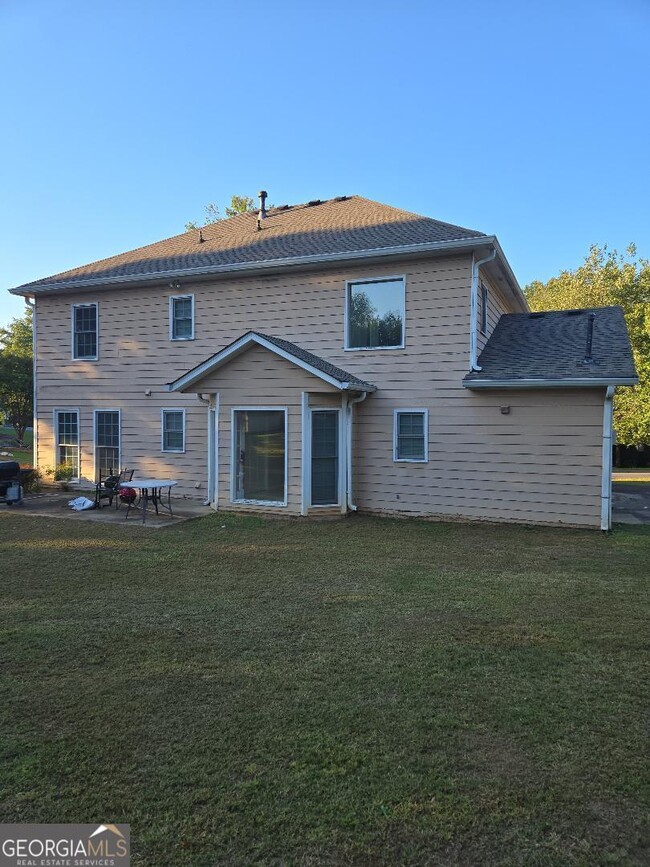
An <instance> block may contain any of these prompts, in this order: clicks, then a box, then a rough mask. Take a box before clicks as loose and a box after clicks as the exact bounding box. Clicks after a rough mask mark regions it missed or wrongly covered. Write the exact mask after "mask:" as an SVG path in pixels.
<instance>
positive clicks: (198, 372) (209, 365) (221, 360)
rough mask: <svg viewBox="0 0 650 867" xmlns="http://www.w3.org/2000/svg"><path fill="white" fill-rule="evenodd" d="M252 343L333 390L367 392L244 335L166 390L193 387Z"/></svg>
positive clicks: (261, 340)
mask: <svg viewBox="0 0 650 867" xmlns="http://www.w3.org/2000/svg"><path fill="white" fill-rule="evenodd" d="M252 343H255V344H257V345H258V346H263V347H264V348H265V349H268V350H269V352H273V353H275V355H278V356H280V358H285V359H286V360H287V361H289V362H291V363H292V364H295V365H297V366H298V367H301V368H302V369H303V370H306V371H307V372H308V373H311V374H312V375H313V376H316V377H318V379H322V380H323V381H324V382H327V383H329V385H332V386H334V388H338V389H339V390H347V389H355V390H360V391H364V390H369V389H362V388H361V387H360V386H354V385H352V384H351V383H349V382H342V381H341V380H338V379H336V378H335V377H334V376H330V375H329V374H328V373H324V372H323V371H322V370H319V369H318V368H317V367H313V366H312V365H311V364H309V363H308V362H306V361H303V359H302V358H298V357H297V356H295V355H292V354H291V353H290V352H287V351H286V350H284V349H281V348H280V347H279V346H276V345H275V344H274V343H272V342H271V341H270V340H266V339H265V338H264V337H261V336H260V335H259V334H244V336H243V337H240V338H239V340H236V341H235V342H234V343H231V345H230V346H227V347H226V348H225V349H223V350H222V351H221V352H218V353H217V354H216V355H213V356H212V357H211V358H208V359H207V360H206V361H204V362H203V364H200V365H199V366H198V367H195V368H194V369H193V370H190V371H188V372H187V373H185V374H184V375H183V376H180V377H179V378H178V379H176V380H175V381H174V382H170V383H169V384H168V385H167V390H168V391H182V390H183V389H184V388H187V387H188V386H190V385H193V384H194V383H195V382H198V381H199V380H200V379H202V378H203V377H204V376H206V375H207V374H208V373H211V372H212V371H213V370H217V369H218V368H219V367H221V366H222V365H223V364H225V363H226V362H227V361H229V360H231V359H232V358H234V357H235V356H237V355H239V354H240V353H241V352H243V351H244V350H245V349H246V348H247V347H249V346H250V345H251V344H252ZM373 390H374V389H373Z"/></svg>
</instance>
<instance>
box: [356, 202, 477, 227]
mask: <svg viewBox="0 0 650 867" xmlns="http://www.w3.org/2000/svg"><path fill="white" fill-rule="evenodd" d="M350 198H355V199H359V200H360V201H362V202H368V203H369V204H372V205H381V207H382V208H390V210H391V211H397V213H399V214H406V215H407V216H409V217H417V218H418V220H431V222H432V223H436V224H437V225H438V226H448V227H449V228H450V229H462V231H463V232H476V234H477V235H485V232H479V231H478V229H470V228H468V227H467V226H461V225H460V224H459V223H447V222H446V221H445V220H438V219H437V218H436V217H429V216H427V214H419V213H418V212H417V211H407V210H405V209H404V208H396V207H395V205H385V204H384V203H383V202H378V201H376V200H375V199H367V198H365V196H351V197H350Z"/></svg>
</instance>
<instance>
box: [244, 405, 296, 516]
mask: <svg viewBox="0 0 650 867" xmlns="http://www.w3.org/2000/svg"><path fill="white" fill-rule="evenodd" d="M231 426H232V446H231V452H232V461H231V469H230V498H231V500H232V502H233V503H252V504H255V505H265V506H286V505H287V408H286V407H277V406H256V407H234V408H233V410H232V419H231Z"/></svg>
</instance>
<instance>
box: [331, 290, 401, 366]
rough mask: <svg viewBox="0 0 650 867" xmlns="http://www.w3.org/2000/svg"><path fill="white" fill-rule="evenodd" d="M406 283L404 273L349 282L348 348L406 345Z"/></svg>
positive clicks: (346, 295)
mask: <svg viewBox="0 0 650 867" xmlns="http://www.w3.org/2000/svg"><path fill="white" fill-rule="evenodd" d="M405 283H406V281H405V279H404V277H382V278H380V279H376V280H354V281H353V280H349V281H347V282H346V284H345V348H346V349H403V348H404V324H405V312H406V301H405V295H406V293H405Z"/></svg>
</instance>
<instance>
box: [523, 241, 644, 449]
mask: <svg viewBox="0 0 650 867" xmlns="http://www.w3.org/2000/svg"><path fill="white" fill-rule="evenodd" d="M524 292H525V293H526V297H527V298H528V303H529V304H530V307H531V309H532V310H564V309H574V308H582V307H601V306H606V305H610V304H616V305H619V306H621V307H622V308H623V311H624V313H625V321H626V323H627V327H628V331H629V333H630V342H631V344H632V352H633V354H634V362H635V364H636V369H637V373H638V375H639V384H638V385H637V386H634V388H623V389H621V390H620V391H619V392H617V394H616V400H615V402H614V429H615V431H616V438H617V442H618V443H619V444H621V445H642V444H644V443H650V262H649V261H648V260H647V259H642V258H638V257H637V251H636V247H635V246H634V245H633V244H631V245H630V246H629V247H628V249H627V250H626V251H625V253H624V254H619V253H618V252H617V251H616V250H611V251H610V250H608V249H607V247H606V246H605V247H598V246H596V245H592V247H591V248H590V250H589V254H588V256H587V257H586V258H585V261H584V262H583V264H582V265H581V266H580V267H579V268H576V269H575V270H574V271H563V272H562V273H561V274H559V276H557V277H552V278H551V279H550V280H549V281H548V282H547V283H541V282H540V281H535V282H533V283H531V284H530V285H529V286H526V288H525V290H524Z"/></svg>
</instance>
